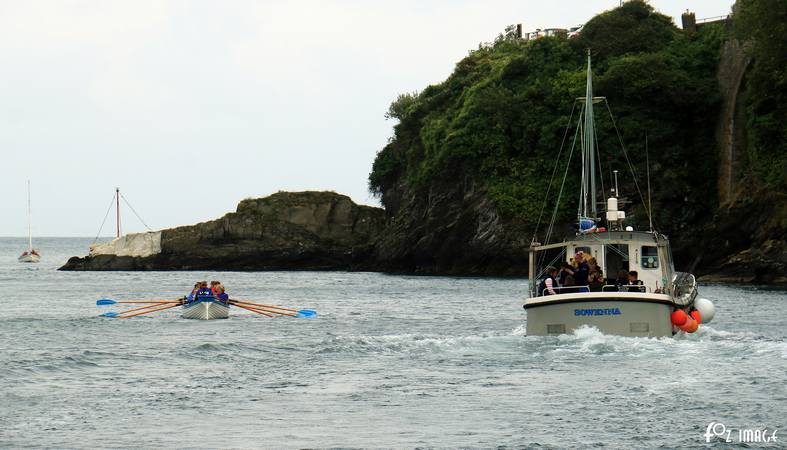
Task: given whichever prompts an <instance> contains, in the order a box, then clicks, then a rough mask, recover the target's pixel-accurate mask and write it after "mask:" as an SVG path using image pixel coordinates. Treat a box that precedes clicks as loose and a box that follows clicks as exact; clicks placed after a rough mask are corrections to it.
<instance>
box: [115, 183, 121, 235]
mask: <svg viewBox="0 0 787 450" xmlns="http://www.w3.org/2000/svg"><path fill="white" fill-rule="evenodd" d="M115 214H116V218H115V223H116V224H117V237H120V188H119V187H116V188H115Z"/></svg>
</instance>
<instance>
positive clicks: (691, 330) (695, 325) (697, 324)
mask: <svg viewBox="0 0 787 450" xmlns="http://www.w3.org/2000/svg"><path fill="white" fill-rule="evenodd" d="M699 327H700V322H699V321H698V320H692V321H691V327H690V328H689V329H688V330H687V331H686V332H687V333H694V332H695V331H697V329H698V328H699Z"/></svg>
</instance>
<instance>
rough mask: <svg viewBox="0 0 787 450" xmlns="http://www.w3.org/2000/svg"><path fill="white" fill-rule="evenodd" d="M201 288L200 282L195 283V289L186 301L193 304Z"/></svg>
mask: <svg viewBox="0 0 787 450" xmlns="http://www.w3.org/2000/svg"><path fill="white" fill-rule="evenodd" d="M199 287H200V282H199V281H197V282H196V283H194V288H193V289H192V290H191V293H190V294H189V295H187V296H186V301H187V302H193V301H194V296H195V295H197V291H199Z"/></svg>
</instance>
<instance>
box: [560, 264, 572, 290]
mask: <svg viewBox="0 0 787 450" xmlns="http://www.w3.org/2000/svg"><path fill="white" fill-rule="evenodd" d="M569 275H571V276H572V277H573V276H574V266H572V265H571V264H570V263H567V262H564V263H563V265H562V266H561V268H560V275H559V276H558V282H559V283H560V285H561V286H563V285H564V284H566V277H567V276H569Z"/></svg>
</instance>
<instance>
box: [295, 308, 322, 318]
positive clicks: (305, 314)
mask: <svg viewBox="0 0 787 450" xmlns="http://www.w3.org/2000/svg"><path fill="white" fill-rule="evenodd" d="M316 315H317V311H315V310H313V309H302V310H300V311H298V315H296V316H295V317H300V318H302V319H306V318H309V317H314V316H316Z"/></svg>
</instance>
